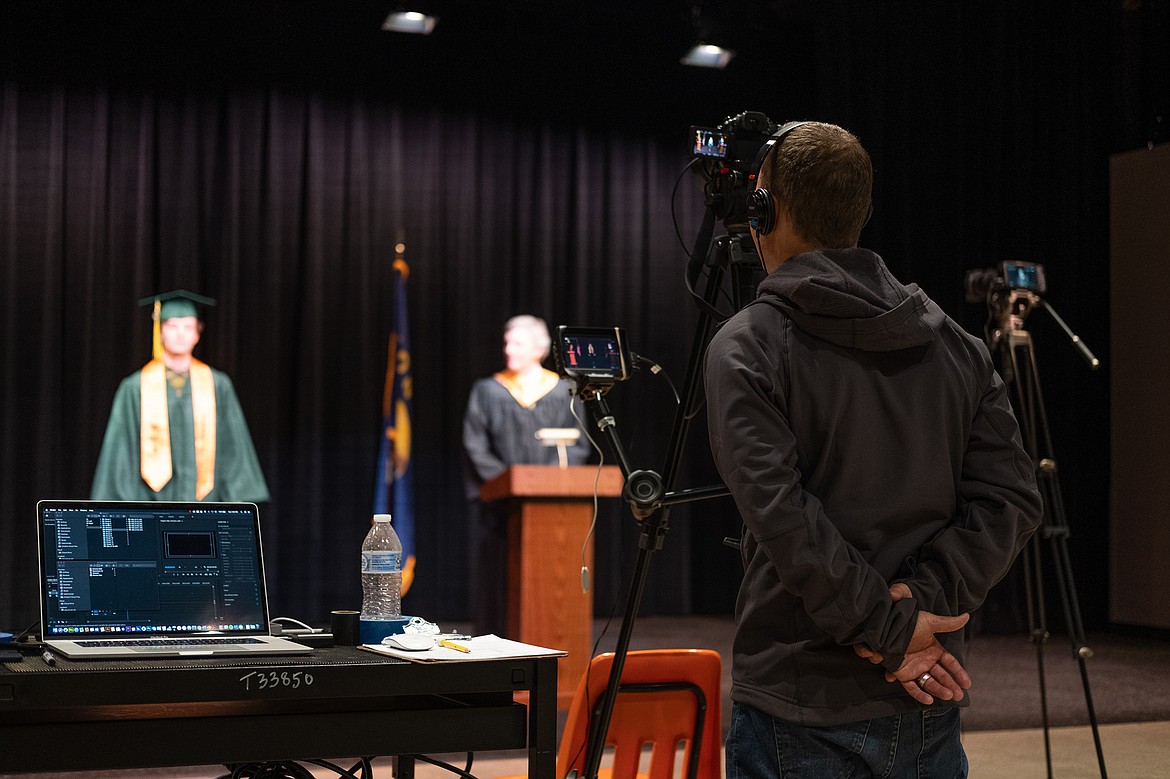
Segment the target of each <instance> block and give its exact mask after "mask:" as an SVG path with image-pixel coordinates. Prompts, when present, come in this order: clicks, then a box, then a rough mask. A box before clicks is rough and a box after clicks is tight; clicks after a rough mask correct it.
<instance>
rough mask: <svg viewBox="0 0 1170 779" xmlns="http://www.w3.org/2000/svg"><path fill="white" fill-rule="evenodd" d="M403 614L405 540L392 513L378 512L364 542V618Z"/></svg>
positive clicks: (383, 618)
mask: <svg viewBox="0 0 1170 779" xmlns="http://www.w3.org/2000/svg"><path fill="white" fill-rule="evenodd" d="M401 616H402V542H401V541H399V540H398V534H397V533H395V532H394V528H393V527H392V526H391V525H390V515H389V514H375V515H374V526H373V527H371V528H370V532H369V533H367V534H366V540H365V541H363V542H362V613H361V618H362V619H363V620H391V619H398V618H399V617H401Z"/></svg>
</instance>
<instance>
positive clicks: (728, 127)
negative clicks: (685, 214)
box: [691, 111, 778, 227]
mask: <svg viewBox="0 0 1170 779" xmlns="http://www.w3.org/2000/svg"><path fill="white" fill-rule="evenodd" d="M777 127H778V125H777V124H776V123H775V122H773V121H772V120H771V119H769V118H768V117H767V116H766V115H764V114H762V113H760V112H759V111H744V112H743V113H740V114H736V115H735V116H731V117H728V118H727V119H724V120H723V122H722V123H720V124H719V125H718V126H717V127H697V126H692V127H691V155H692V156H693V157H696V158H698V159H700V160H701V161H702V163H703V164H702V168H701V169H702V172H703V176H704V178H705V179H706V184H705V185H704V192H705V193H706V197H707V204H708V205H709V206H710V207H712V208H713V209H714V210H715V215H716V216H717V217H718V218H719V219H721V220H723V223H724V224H725V225H727V226H728V227H731V226H737V225H744V226H746V225H747V196H748V194H749V193H751V191H752V189H753V188H754V187H755V179H756V174H757V173H759V171H757V170H752V167H753V165H754V164H755V161H756V157H757V156H758V154H759V152H760V149H761V148H762V147H763V146H764V144H765V143H767V141H768V139H769V138H771V137H772V134H773V133H774V132H776V130H777Z"/></svg>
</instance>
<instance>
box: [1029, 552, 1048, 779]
mask: <svg viewBox="0 0 1170 779" xmlns="http://www.w3.org/2000/svg"><path fill="white" fill-rule="evenodd" d="M1023 561H1024V594H1025V597H1026V598H1027V602H1028V637H1029V639H1030V640H1031V642H1032V643H1033V645H1035V647H1036V672H1037V677H1038V679H1039V680H1040V721H1041V723H1042V725H1043V730H1044V764H1045V766H1047V768H1048V779H1052V739H1051V735H1050V727H1049V723H1048V683H1047V680H1046V679H1045V677H1044V645H1045V644H1046V643H1047V642H1048V623H1047V615H1046V613H1045V609H1044V573H1043V569H1042V568H1041V565H1040V545H1039V543H1038V542H1037V540H1036V538H1035V537H1033V538H1032V540H1030V541H1029V542H1028V546H1027V548H1026V549H1025V550H1024V554H1023Z"/></svg>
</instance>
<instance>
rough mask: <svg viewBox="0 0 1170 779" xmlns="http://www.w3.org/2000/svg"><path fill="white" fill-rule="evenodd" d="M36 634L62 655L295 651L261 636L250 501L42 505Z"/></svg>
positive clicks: (261, 589)
mask: <svg viewBox="0 0 1170 779" xmlns="http://www.w3.org/2000/svg"><path fill="white" fill-rule="evenodd" d="M37 541H38V546H39V551H40V589H41V635H42V639H43V642H44V644H45V645H46V647H48V648H49V649H50V650H51V651H53V652H59V653H60V654H62V655H64V656H65V657H69V658H73V659H106V658H115V657H132V658H140V659H142V658H145V657H160V656H162V657H167V656H174V657H188V656H189V657H207V656H213V655H249V654H268V655H285V654H305V653H308V652H311V651H312V649H311V648H310V647H307V646H304V645H302V644H298V643H296V642H294V641H290V640H288V639H286V638H280V637H276V636H271V635H269V627H268V625H269V619H268V600H267V595H266V592H265V586H264V556H263V553H262V551H261V547H260V515H259V512H258V510H257V508H256V505H255V504H254V503H157V502H114V501H67V500H43V501H41V502H40V503H38V504H37Z"/></svg>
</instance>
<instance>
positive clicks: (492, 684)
mask: <svg viewBox="0 0 1170 779" xmlns="http://www.w3.org/2000/svg"><path fill="white" fill-rule="evenodd" d="M556 678H557V665H556V659H555V658H539V659H519V660H490V661H476V662H460V663H436V664H429V665H424V664H421V663H407V662H403V661H398V660H394V659H392V658H388V657H384V656H381V655H376V654H373V653H371V652H365V651H362V650H358V649H354V648H349V647H331V648H319V649H316V650H315V651H314V653H313V654H312V655H310V656H306V657H268V658H255V659H253V658H247V659H244V658H223V659H216V660H210V659H206V660H182V661H178V660H173V659H156V660H130V661H104V662H93V661H89V662H72V661H69V660H65V659H60V660H58V663H57V665H56V666H55V667H53V666H49V665H48V664H47V663H45V662H44V661H43V660H42V659H41V658H40V657H39V656H37V655H34V656H32V657H26V658H25V659H24V661H23V662H18V663H8V664H3V665H0V773H6V772H12V773H19V772H34V771H37V772H39V771H73V770H86V769H89V770H109V769H122V768H146V767H162V766H181V765H208V764H223V763H248V762H272V761H278V760H294V759H309V758H349V757H359V756H366V755H368V756H385V755H397V756H400V760H399V763H398V766H397V769H398V770H397V773H398V776H400V777H403V776H405V777H409V776H410V775H411V774H412V773H413V760H411V759H409V757H408V756H410V755H414V754H427V753H437V752H475V751H482V750H501V749H527V750H528V774H529V776H531V777H534V779H553V775H554V773H555V768H554V766H555V762H556V693H557V690H556ZM517 691H525V692H527V693H528V696H529V699H528V704H527V706H525V705H524V704H522V703H516V702H514V701H513V694H514V693H515V692H517ZM403 758H405V759H403Z"/></svg>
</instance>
